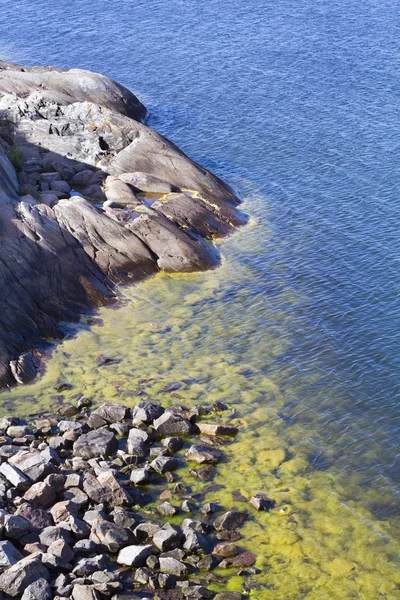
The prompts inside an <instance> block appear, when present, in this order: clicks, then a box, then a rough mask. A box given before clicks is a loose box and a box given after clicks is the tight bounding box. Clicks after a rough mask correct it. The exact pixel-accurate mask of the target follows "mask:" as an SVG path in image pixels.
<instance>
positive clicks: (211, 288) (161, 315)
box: [0, 196, 400, 600]
mask: <svg viewBox="0 0 400 600" xmlns="http://www.w3.org/2000/svg"><path fill="white" fill-rule="evenodd" d="M263 203H264V200H262V199H259V198H257V197H255V196H253V197H250V198H249V199H248V210H249V212H250V213H251V214H255V215H257V211H261V210H264V208H265V207H264V206H263ZM268 236H269V231H268V230H267V229H266V226H265V225H264V224H261V223H260V222H259V221H258V220H257V219H256V218H254V219H253V220H252V221H251V222H250V223H249V225H248V226H247V227H245V228H244V229H242V230H241V231H239V232H238V233H237V234H235V236H233V237H232V238H230V239H229V240H228V241H224V242H223V246H222V247H221V249H222V251H223V261H222V265H221V267H220V268H219V269H218V270H216V271H211V272H208V273H200V274H189V275H187V274H185V275H167V274H161V275H158V276H157V277H155V278H153V279H150V280H148V281H145V282H143V283H141V284H140V285H138V286H135V287H131V288H127V289H126V290H124V297H123V299H122V302H121V303H120V305H119V306H118V307H114V308H104V309H102V310H100V311H99V314H98V319H97V322H95V324H93V319H90V318H86V319H83V320H82V324H81V325H82V327H81V329H80V330H79V332H78V333H77V334H76V335H74V336H71V337H70V338H69V339H65V340H64V341H63V342H62V343H61V344H59V345H58V346H57V347H56V348H55V349H54V351H53V353H52V356H51V358H49V360H48V361H47V364H46V369H45V372H44V374H43V376H42V378H41V379H39V380H38V381H36V382H35V383H33V384H32V385H29V386H25V387H20V388H14V389H12V390H10V391H6V392H3V393H2V394H1V395H0V402H1V406H2V414H6V413H9V412H13V413H15V414H18V415H20V416H21V415H22V416H26V417H27V418H32V416H33V415H41V414H47V413H52V412H55V411H56V409H57V408H58V407H59V405H60V404H61V403H63V402H64V403H67V402H75V401H76V398H77V397H78V396H79V395H81V394H85V395H86V396H88V397H90V398H92V399H93V400H94V401H95V402H96V403H100V402H102V401H104V400H115V401H118V402H124V403H126V404H127V405H129V406H132V405H134V404H135V403H136V402H137V401H138V400H141V399H144V398H156V399H157V400H159V401H160V402H162V403H163V405H168V404H172V403H176V402H182V403H185V404H186V405H189V406H190V405H195V404H197V403H206V404H209V405H210V406H211V405H212V404H213V403H214V402H216V401H218V400H220V401H222V402H224V403H225V404H227V405H228V406H229V409H228V411H226V412H222V413H221V414H215V413H214V414H213V415H212V418H213V419H215V420H219V421H220V420H222V421H225V420H226V421H229V423H232V424H235V425H237V426H238V427H239V429H240V433H239V435H238V436H237V438H235V440H234V441H233V442H232V443H231V444H230V445H228V446H224V452H225V454H226V457H227V460H226V461H224V462H222V463H221V464H220V465H219V466H218V469H217V475H216V477H215V479H214V480H213V483H215V484H217V485H218V489H216V490H215V491H209V492H208V493H207V501H210V502H217V503H218V502H219V503H220V504H221V505H222V506H224V507H227V508H231V507H237V508H238V509H239V510H241V509H243V507H244V506H246V507H247V505H245V504H243V502H240V501H238V500H237V499H236V500H235V499H234V496H233V495H232V494H233V492H234V491H235V490H240V492H241V494H242V495H243V496H245V497H247V498H249V497H250V496H251V495H252V494H254V493H255V492H257V491H265V492H267V493H268V495H269V496H270V497H271V498H273V499H274V500H275V502H276V507H275V508H274V509H273V510H272V511H270V512H269V513H263V512H260V513H257V512H256V511H254V510H253V509H252V508H249V507H247V508H248V510H249V514H250V519H249V520H248V521H247V522H246V524H245V525H244V527H243V528H242V530H241V533H242V534H243V537H242V539H241V540H240V541H239V542H238V544H239V545H240V547H242V548H247V549H250V550H251V551H252V552H254V553H255V554H256V555H257V563H256V566H257V568H258V569H259V570H260V573H259V574H257V575H250V576H239V575H238V574H237V570H231V569H230V570H223V569H219V570H218V571H217V574H218V575H220V576H225V577H226V576H229V578H228V581H227V582H226V581H221V582H219V583H218V581H217V582H214V583H213V584H212V586H213V589H215V590H216V591H222V590H230V591H242V590H243V591H246V592H247V593H248V594H249V597H250V598H253V599H257V600H264V599H265V600H270V599H274V600H280V599H281V600H283V599H285V600H299V599H301V598H307V599H308V600H324V599H325V598H326V599H328V598H329V599H330V600H332V599H342V598H345V599H347V598H349V599H350V598H357V599H363V600H364V599H365V600H371V599H372V598H386V599H395V598H398V597H399V596H400V569H399V561H398V557H399V551H400V542H399V539H400V538H399V535H398V533H399V522H398V520H396V519H395V518H391V519H386V518H380V517H379V515H378V513H379V507H380V506H381V507H382V509H383V508H384V507H386V506H389V507H391V506H392V505H393V504H394V503H395V490H394V489H393V484H392V483H391V482H390V481H389V480H388V479H387V477H386V476H385V475H384V474H381V473H379V470H377V469H376V468H374V465H376V464H378V463H379V460H380V457H382V455H383V452H384V446H383V445H382V444H383V442H384V435H383V433H382V435H381V438H379V432H377V431H375V430H374V429H373V424H370V423H367V422H364V421H363V422H362V424H361V425H360V429H362V432H361V431H360V434H359V437H358V438H356V439H355V438H354V431H351V430H349V431H346V430H343V429H342V428H341V427H340V424H339V423H337V422H336V421H335V416H336V415H339V416H340V414H341V411H344V410H345V407H346V402H347V398H346V396H345V394H342V395H341V392H340V391H338V389H337V388H335V389H334V390H330V389H329V381H327V379H326V378H325V377H322V376H321V373H320V372H319V371H318V369H316V368H312V367H310V368H309V369H306V368H304V369H303V370H300V369H299V368H298V365H297V363H296V361H295V360H294V359H293V358H292V357H293V348H294V347H295V346H296V343H297V340H298V336H299V334H298V332H299V331H300V330H302V329H304V327H305V324H304V311H305V310H306V307H307V297H306V296H305V295H304V294H302V293H301V292H299V291H298V290H293V289H292V288H291V287H290V286H289V285H287V281H286V278H285V268H284V265H279V264H276V265H275V270H274V272H273V273H272V272H271V282H267V283H266V282H265V281H264V275H263V273H262V272H261V273H260V271H259V268H258V267H259V265H258V264H257V260H256V257H257V255H258V254H259V247H260V243H264V240H265V239H268ZM308 325H309V324H307V326H308ZM310 329H312V326H310ZM310 335H311V341H309V339H308V338H307V340H306V342H307V343H309V344H310V346H311V345H312V343H313V342H312V335H315V338H314V343H317V342H318V339H319V338H318V334H317V333H316V332H315V331H314V332H311V334H310ZM99 354H105V355H108V356H110V357H113V358H115V359H116V362H115V363H113V364H110V365H107V366H102V367H100V366H98V365H97V364H96V358H97V357H98V356H99ZM324 360H328V359H327V358H326V356H325V357H324ZM63 381H65V382H68V383H70V384H72V389H71V390H67V391H64V392H62V393H57V392H56V391H55V390H54V385H55V384H56V383H58V382H63ZM176 382H179V383H180V387H178V386H171V384H173V383H176ZM169 386H170V387H172V391H166V390H168V387H169ZM175 388H177V389H175ZM332 396H334V398H335V402H334V403H332V400H331V399H332ZM331 417H332V418H331ZM326 420H327V421H329V423H328V424H326V422H325V421H326ZM322 423H323V427H322V426H321V424H322ZM369 431H371V432H372V433H371V435H372V437H371V435H369ZM374 440H375V441H374ZM381 442H382V443H381ZM355 443H357V444H358V445H359V446H361V447H365V452H364V455H363V460H364V461H365V463H367V464H370V465H371V467H370V471H367V473H366V472H365V470H363V469H361V468H360V463H359V460H358V458H357V457H355V456H353V454H352V452H351V448H352V447H353V445H354V444H355ZM368 474H369V476H370V477H373V484H372V485H371V482H370V481H368ZM182 477H183V478H184V483H187V485H190V486H191V488H192V489H193V490H194V491H195V492H200V493H201V491H202V490H204V489H207V486H208V483H207V482H206V483H204V482H200V481H199V480H198V479H197V478H196V477H194V476H193V475H190V474H188V473H187V470H186V471H185V473H184V474H183V473H182ZM163 489H164V488H163ZM159 491H162V490H161V489H160V490H159ZM153 492H154V493H155V491H154V490H153ZM156 504H157V502H156V499H155V502H154V506H156ZM371 507H373V508H374V510H371ZM374 511H375V512H374ZM389 512H390V511H389ZM390 514H391V513H390ZM182 518H183V517H182V516H181V517H174V520H175V521H176V522H179V521H180V520H181V519H182Z"/></svg>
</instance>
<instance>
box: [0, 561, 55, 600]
mask: <svg viewBox="0 0 400 600" xmlns="http://www.w3.org/2000/svg"><path fill="white" fill-rule="evenodd" d="M42 578H43V579H45V580H46V581H47V580H49V579H50V575H49V572H48V570H47V569H46V568H45V567H44V566H43V565H42V563H41V561H40V555H36V556H35V555H33V556H28V557H27V558H23V559H22V560H20V561H18V562H17V563H16V564H15V565H13V566H12V567H10V568H9V569H7V571H5V572H4V573H2V574H1V575H0V591H1V592H5V593H6V594H7V595H8V596H11V597H13V598H21V596H22V594H23V592H24V591H25V589H26V588H27V587H28V585H30V584H31V583H34V582H35V581H37V580H38V579H42Z"/></svg>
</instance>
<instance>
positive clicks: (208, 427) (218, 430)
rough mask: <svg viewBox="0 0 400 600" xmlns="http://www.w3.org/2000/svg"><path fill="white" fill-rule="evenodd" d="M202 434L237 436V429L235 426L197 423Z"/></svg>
mask: <svg viewBox="0 0 400 600" xmlns="http://www.w3.org/2000/svg"><path fill="white" fill-rule="evenodd" d="M197 427H198V429H199V431H200V433H204V434H205V435H237V433H238V432H239V430H238V428H237V427H234V426H233V425H214V424H213V423H197Z"/></svg>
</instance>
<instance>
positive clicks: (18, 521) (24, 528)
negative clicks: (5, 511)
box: [4, 514, 30, 540]
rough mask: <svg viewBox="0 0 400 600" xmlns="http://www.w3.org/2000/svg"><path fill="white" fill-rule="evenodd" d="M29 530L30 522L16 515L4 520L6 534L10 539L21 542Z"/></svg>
mask: <svg viewBox="0 0 400 600" xmlns="http://www.w3.org/2000/svg"><path fill="white" fill-rule="evenodd" d="M29 529H30V526H29V522H28V521H27V520H26V519H24V518H23V517H20V516H18V515H15V514H14V515H6V517H5V518H4V533H5V535H6V537H8V538H11V539H13V540H19V539H20V537H21V536H23V535H24V534H25V533H28V531H29Z"/></svg>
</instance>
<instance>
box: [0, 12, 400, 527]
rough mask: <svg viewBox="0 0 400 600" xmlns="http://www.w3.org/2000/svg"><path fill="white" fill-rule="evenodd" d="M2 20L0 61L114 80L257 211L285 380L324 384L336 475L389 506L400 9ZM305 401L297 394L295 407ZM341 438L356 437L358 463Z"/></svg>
mask: <svg viewBox="0 0 400 600" xmlns="http://www.w3.org/2000/svg"><path fill="white" fill-rule="evenodd" d="M0 8H1V23H0V34H1V48H0V52H1V53H2V54H3V56H8V57H10V58H11V57H12V59H13V60H15V61H17V62H18V61H19V62H21V63H26V64H57V65H60V66H62V67H67V68H72V67H81V68H88V69H91V70H94V71H100V72H103V73H105V74H107V75H109V76H111V77H113V78H115V79H117V80H118V81H120V82H121V83H123V84H125V85H126V86H127V87H129V88H131V89H133V90H134V91H135V92H136V93H137V94H138V96H139V98H140V99H141V100H142V101H144V103H145V104H146V105H147V106H148V108H149V110H150V119H149V124H150V125H151V126H153V127H155V128H156V129H158V130H159V131H160V132H162V133H164V134H165V135H167V136H168V137H169V138H170V139H172V140H173V141H174V142H176V143H177V144H178V145H179V146H180V147H181V148H182V149H183V150H184V151H186V152H187V153H188V154H189V155H190V156H191V157H192V158H194V159H195V160H197V161H199V162H201V163H202V164H204V165H205V166H207V167H209V168H211V169H213V170H214V171H215V172H217V173H218V174H219V175H221V176H223V177H225V178H226V179H227V180H229V181H230V182H231V183H232V184H234V185H236V186H237V187H238V189H240V190H241V192H242V193H243V194H244V195H246V194H250V193H251V194H256V195H258V196H259V197H261V198H262V201H263V205H262V206H263V207H265V208H264V209H263V210H262V211H261V212H259V213H258V214H257V218H258V219H259V220H262V221H265V225H266V227H267V228H268V232H269V233H268V236H266V235H264V236H263V237H261V238H260V240H259V255H258V257H257V260H255V259H254V255H253V254H251V253H250V254H249V255H248V256H246V254H245V253H244V254H243V256H242V261H244V262H245V261H249V264H252V268H253V270H256V271H258V273H259V275H260V278H259V279H258V281H257V290H256V292H257V294H258V295H260V294H262V293H263V287H262V286H263V285H265V289H264V292H265V294H270V293H272V292H273V290H274V289H275V290H277V293H279V286H280V285H281V284H282V282H284V285H285V286H286V288H288V289H291V290H292V291H293V293H295V294H296V295H297V296H298V297H299V298H303V301H302V302H300V303H297V305H296V307H295V308H293V310H294V311H296V323H297V324H299V323H300V324H302V326H300V327H299V328H298V330H296V331H293V332H292V334H293V337H294V340H295V343H293V345H292V346H291V348H290V352H288V353H287V355H283V356H280V357H279V361H280V363H281V365H282V368H285V369H286V370H287V372H288V373H290V377H289V378H292V379H293V381H294V382H296V380H297V379H299V382H300V380H301V375H302V374H304V373H308V372H310V373H313V372H315V373H318V375H319V379H318V381H319V383H318V386H317V387H318V389H317V388H316V389H315V395H316V397H317V398H318V403H317V405H315V404H314V405H313V407H312V411H313V413H314V414H315V416H314V418H315V419H316V421H317V422H318V423H319V427H320V428H321V431H322V432H324V431H326V443H327V445H329V442H330V440H329V436H330V435H331V432H332V431H335V436H336V437H335V440H336V441H335V442H332V443H335V444H337V445H338V447H337V452H338V454H337V456H338V457H339V458H338V460H341V461H342V468H343V470H346V468H353V466H354V464H357V468H358V469H359V470H360V471H361V472H365V473H364V476H365V479H366V480H370V481H372V482H373V481H374V478H375V477H377V474H378V473H383V474H384V475H385V476H387V477H388V478H389V479H390V481H391V482H392V484H393V492H395V491H396V490H397V491H398V490H399V486H400V465H399V462H398V441H399V429H400V419H399V416H400V410H399V403H398V398H399V389H400V386H399V375H400V333H399V332H400V302H399V291H400V270H399V266H400V217H399V214H400V213H399V210H398V206H399V200H398V197H399V193H400V170H399V164H400V134H399V132H400V112H399V95H400V83H399V67H400V27H399V17H400V10H399V4H398V2H395V1H394V0H380V1H379V2H378V1H376V0H341V1H338V0H329V1H328V0H313V1H311V0H280V1H279V2H276V1H272V0H258V1H257V0H248V2H246V3H243V2H239V1H238V0H236V1H232V0H227V1H224V2H222V1H220V0H208V2H204V0H201V1H200V0H193V1H192V2H188V1H187V0H186V1H185V2H184V1H183V0H169V1H165V0H164V1H161V0H149V1H147V2H144V1H142V0H140V1H136V2H133V1H130V0H119V1H118V2H110V1H103V0H97V1H95V2H89V3H82V2H80V1H78V0H68V1H66V0H58V1H57V2H55V3H50V2H46V1H43V0H35V1H34V2H32V0H30V1H28V0H15V1H13V2H10V1H1V2H0ZM250 209H251V205H250ZM250 212H251V210H250ZM263 231H265V230H263ZM260 280H261V282H262V283H261V284H260ZM251 293H252V290H251V285H249V294H251ZM237 351H239V352H240V349H239V350H237ZM296 378H297V379H296ZM321 378H322V379H321ZM321 382H322V384H325V385H326V390H329V392H326V393H325V394H324V395H322V394H321ZM312 392H313V389H312V386H310V384H309V385H308V388H307V389H302V388H301V383H299V397H301V396H302V395H303V396H304V397H310V393H312ZM339 397H340V401H339V400H337V398H339ZM341 429H342V430H343V431H350V433H351V435H352V436H353V442H354V443H353V447H352V448H351V454H352V458H351V460H350V458H348V460H347V458H346V448H347V446H346V447H344V446H343V447H341V446H340V442H338V441H337V432H338V431H340V430H341ZM375 448H376V454H375V455H374V449H375ZM367 452H369V454H368V460H367V461H364V459H363V457H364V453H367ZM346 460H347V462H346ZM397 511H398V504H394V505H393V506H392V510H391V511H389V513H390V514H389V516H393V517H394V515H395V514H396V513H397ZM387 516H388V515H386V516H385V518H387Z"/></svg>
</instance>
